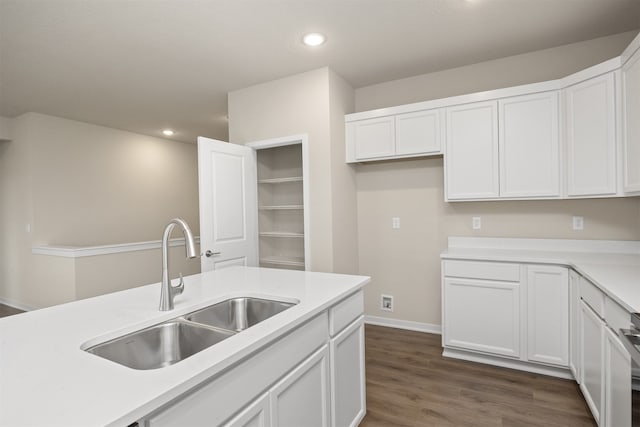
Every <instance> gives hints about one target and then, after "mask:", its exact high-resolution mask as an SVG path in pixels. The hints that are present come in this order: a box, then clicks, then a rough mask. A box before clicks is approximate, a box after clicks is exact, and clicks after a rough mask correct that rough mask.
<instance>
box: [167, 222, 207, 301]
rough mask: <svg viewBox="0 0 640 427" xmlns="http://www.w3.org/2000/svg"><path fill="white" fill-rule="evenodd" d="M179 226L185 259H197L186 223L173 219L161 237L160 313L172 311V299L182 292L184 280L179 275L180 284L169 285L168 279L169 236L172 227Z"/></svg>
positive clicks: (194, 246)
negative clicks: (182, 234)
mask: <svg viewBox="0 0 640 427" xmlns="http://www.w3.org/2000/svg"><path fill="white" fill-rule="evenodd" d="M176 225H179V226H180V227H181V228H182V232H183V233H184V246H185V249H186V250H187V258H195V257H197V256H198V255H197V253H196V244H195V241H194V240H193V233H191V229H190V228H189V225H188V224H187V223H186V221H185V220H184V219H182V218H174V219H172V220H171V222H169V224H168V225H167V226H166V227H165V229H164V234H163V235H162V290H161V291H160V311H169V310H173V297H175V296H176V295H180V294H181V293H182V291H183V290H184V280H183V279H182V274H180V283H178V284H177V285H176V286H173V285H172V284H171V279H170V278H169V236H171V232H172V231H173V227H175V226H176Z"/></svg>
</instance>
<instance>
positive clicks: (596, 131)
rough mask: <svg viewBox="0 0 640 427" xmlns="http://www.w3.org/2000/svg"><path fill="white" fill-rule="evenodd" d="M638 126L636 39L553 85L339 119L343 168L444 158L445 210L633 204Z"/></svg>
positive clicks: (639, 183) (639, 172) (637, 187)
mask: <svg viewBox="0 0 640 427" xmlns="http://www.w3.org/2000/svg"><path fill="white" fill-rule="evenodd" d="M561 95H562V96H561ZM638 117H640V35H639V36H638V37H636V38H635V39H634V40H633V41H632V42H631V44H630V45H629V46H628V47H627V49H626V50H625V51H624V52H623V53H622V55H621V56H619V57H616V58H612V59H610V60H608V61H604V62H602V63H600V64H596V65H594V66H592V67H589V68H586V69H584V70H580V71H578V72H576V73H574V74H571V75H569V76H566V77H564V78H561V79H557V80H549V81H545V82H539V83H532V84H527V85H521V86H513V87H507V88H502V89H495V90H489V91H485V92H477V93H470V94H464V95H458V96H452V97H448V98H441V99H433V100H429V101H423V102H417V103H414V104H406V105H399V106H396V107H388V108H381V109H378V110H372V111H363V112H358V113H354V114H348V115H347V116H345V124H346V148H347V150H346V152H347V153H346V154H347V156H346V160H347V163H354V162H363V161H372V160H384V159H393V158H404V157H417V156H427V155H437V154H443V155H444V172H445V201H458V200H460V201H465V200H503V199H521V200H522V199H560V198H563V199H570V198H591V197H621V196H636V195H638V194H640V120H638V119H637V118H638Z"/></svg>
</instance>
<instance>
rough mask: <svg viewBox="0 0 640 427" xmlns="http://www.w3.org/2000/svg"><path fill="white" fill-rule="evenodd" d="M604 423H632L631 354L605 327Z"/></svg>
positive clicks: (611, 424) (623, 424)
mask: <svg viewBox="0 0 640 427" xmlns="http://www.w3.org/2000/svg"><path fill="white" fill-rule="evenodd" d="M604 372H605V386H604V396H605V404H604V418H605V422H604V425H605V426H606V427H616V426H630V425H631V381H630V378H631V356H629V352H628V351H627V349H626V348H625V347H624V345H623V344H622V343H621V342H620V338H618V336H617V335H616V334H614V333H613V332H611V330H610V329H609V328H605V346H604Z"/></svg>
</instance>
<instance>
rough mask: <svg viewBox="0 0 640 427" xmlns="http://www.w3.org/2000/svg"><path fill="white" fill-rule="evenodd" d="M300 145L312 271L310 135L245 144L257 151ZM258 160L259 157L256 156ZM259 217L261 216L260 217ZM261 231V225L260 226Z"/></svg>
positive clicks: (307, 264) (307, 263)
mask: <svg viewBox="0 0 640 427" xmlns="http://www.w3.org/2000/svg"><path fill="white" fill-rule="evenodd" d="M295 144H300V145H301V147H302V193H303V194H302V196H303V200H302V204H303V207H304V213H303V221H304V269H305V270H310V269H311V233H310V225H311V209H310V208H311V196H310V191H309V188H310V186H311V183H310V180H309V178H310V175H311V174H310V173H309V166H310V162H309V135H308V134H306V133H304V134H298V135H290V136H283V137H278V138H269V139H263V140H259V141H252V142H248V143H246V144H244V145H245V146H247V147H250V148H252V149H254V150H256V151H259V150H263V149H265V148H275V147H283V146H286V145H295ZM256 158H257V156H256ZM258 216H259V215H258ZM258 231H259V225H258ZM259 240H260V236H259V235H258V241H259ZM259 246H260V245H259V244H258V259H259V258H260V249H259Z"/></svg>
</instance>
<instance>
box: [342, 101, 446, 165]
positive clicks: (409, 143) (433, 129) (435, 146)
mask: <svg viewBox="0 0 640 427" xmlns="http://www.w3.org/2000/svg"><path fill="white" fill-rule="evenodd" d="M346 129H347V162H360V161H370V160H382V159H391V158H402V157H415V156H422V155H434V154H441V153H442V150H441V139H442V132H441V129H442V110H441V109H432V110H424V111H416V112H411V113H405V114H397V115H390V116H385V117H378V118H372V119H364V120H355V121H351V122H347V124H346Z"/></svg>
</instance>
